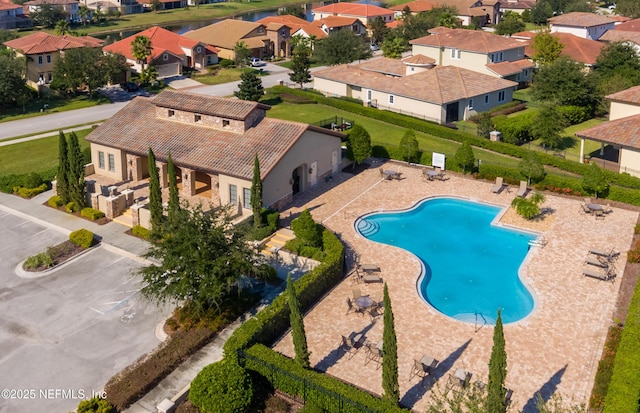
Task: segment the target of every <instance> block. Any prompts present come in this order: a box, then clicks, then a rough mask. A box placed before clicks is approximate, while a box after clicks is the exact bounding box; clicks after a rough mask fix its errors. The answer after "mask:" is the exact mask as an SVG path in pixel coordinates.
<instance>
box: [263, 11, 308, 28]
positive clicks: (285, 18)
mask: <svg viewBox="0 0 640 413" xmlns="http://www.w3.org/2000/svg"><path fill="white" fill-rule="evenodd" d="M256 23H261V24H264V25H265V26H266V25H267V24H269V23H280V24H286V25H287V26H289V27H292V28H293V26H304V25H305V24H309V23H310V22H308V21H306V20H304V19H301V18H300V17H296V16H292V15H290V14H284V15H282V16H267V17H265V18H264V19H260V20H258V21H256Z"/></svg>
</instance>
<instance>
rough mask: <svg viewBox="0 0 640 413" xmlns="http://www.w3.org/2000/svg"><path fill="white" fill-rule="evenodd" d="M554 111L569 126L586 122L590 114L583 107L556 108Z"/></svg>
mask: <svg viewBox="0 0 640 413" xmlns="http://www.w3.org/2000/svg"><path fill="white" fill-rule="evenodd" d="M556 110H557V111H558V112H560V113H561V114H562V115H563V116H564V118H565V119H566V120H567V121H568V122H569V124H571V125H577V124H578V123H582V122H586V121H588V120H589V119H591V113H590V112H589V110H588V109H587V108H585V107H583V106H558V107H556Z"/></svg>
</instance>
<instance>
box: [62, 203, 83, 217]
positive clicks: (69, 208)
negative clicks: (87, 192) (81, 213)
mask: <svg viewBox="0 0 640 413" xmlns="http://www.w3.org/2000/svg"><path fill="white" fill-rule="evenodd" d="M64 208H65V209H66V210H67V212H68V213H70V214H71V213H73V212H78V210H79V209H80V207H79V206H78V204H76V203H75V202H73V201H71V202H69V203H68V204H67V205H65V207H64Z"/></svg>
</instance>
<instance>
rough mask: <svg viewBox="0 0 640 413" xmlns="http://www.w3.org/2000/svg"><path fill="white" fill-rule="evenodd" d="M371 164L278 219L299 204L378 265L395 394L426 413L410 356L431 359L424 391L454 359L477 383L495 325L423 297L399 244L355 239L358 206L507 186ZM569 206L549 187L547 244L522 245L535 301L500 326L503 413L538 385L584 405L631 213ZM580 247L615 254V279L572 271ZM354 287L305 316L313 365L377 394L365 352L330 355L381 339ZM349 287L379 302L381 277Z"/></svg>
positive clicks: (488, 196)
mask: <svg viewBox="0 0 640 413" xmlns="http://www.w3.org/2000/svg"><path fill="white" fill-rule="evenodd" d="M378 166H381V164H379V163H378V164H374V165H372V167H371V168H370V169H368V170H366V171H364V172H362V173H360V174H358V175H355V176H353V177H350V176H349V175H348V174H345V173H340V174H339V176H337V177H335V178H334V180H333V183H330V184H328V185H330V186H332V187H331V188H330V189H328V190H324V189H323V188H321V189H319V190H318V191H317V193H316V194H309V195H307V196H306V198H297V199H296V206H295V207H292V208H291V209H290V210H289V211H285V212H284V213H283V214H282V216H283V217H287V216H288V215H289V214H291V215H292V216H293V217H295V216H296V214H297V213H299V212H300V211H301V210H303V209H304V208H307V209H309V211H310V212H311V213H312V215H313V217H314V218H315V220H316V221H320V222H322V223H323V224H324V225H325V226H326V227H328V228H330V229H331V230H332V231H334V232H336V233H337V234H338V235H339V236H340V237H341V239H342V240H343V241H345V242H346V243H348V244H349V245H350V246H351V247H352V248H353V249H354V250H355V251H357V253H358V254H360V256H361V260H360V261H361V262H370V263H376V264H378V265H379V266H380V267H381V274H382V278H383V279H384V281H385V282H386V283H387V284H388V288H389V294H390V297H391V302H392V308H393V312H394V316H395V323H396V325H395V327H396V334H397V338H398V365H399V381H400V395H401V396H400V397H401V402H402V404H403V405H405V406H407V407H411V408H412V409H414V410H415V411H424V410H425V408H426V407H427V406H428V403H429V396H430V392H431V391H434V390H432V388H431V387H430V386H427V387H426V388H425V387H422V385H421V384H420V379H419V378H415V377H414V378H413V379H412V380H409V376H410V372H411V367H412V365H413V360H414V359H420V358H421V357H422V355H423V354H429V355H431V356H433V357H435V358H436V359H438V360H440V365H439V366H438V367H437V368H436V369H435V371H434V372H433V373H432V376H433V377H434V378H435V379H437V384H436V385H435V386H434V387H433V388H436V387H438V386H444V385H445V384H446V381H447V378H448V375H449V372H450V371H451V372H452V371H455V368H458V367H461V368H464V369H466V370H468V371H469V372H471V373H472V374H473V377H472V379H471V381H472V382H474V381H476V380H480V381H482V382H484V383H486V382H487V378H488V363H489V356H490V353H491V346H492V335H493V327H492V326H482V325H477V326H476V325H474V324H469V323H463V322H460V321H457V320H454V319H452V318H449V317H447V316H444V315H442V314H441V313H439V312H438V311H436V310H435V309H433V308H431V307H430V306H429V305H427V304H426V303H425V302H424V301H423V300H422V299H421V298H420V296H419V295H418V292H417V288H416V281H417V279H418V277H419V275H420V274H419V273H420V265H419V262H418V260H417V258H415V257H414V256H413V255H412V254H410V253H408V252H406V251H404V250H401V249H399V248H395V247H392V246H388V245H383V244H378V243H375V242H372V241H369V240H367V239H365V238H363V237H362V236H360V235H358V234H357V233H356V231H355V229H354V222H355V220H356V218H357V217H358V216H361V215H363V214H366V213H368V212H372V211H379V210H397V209H405V208H408V207H411V206H412V205H414V204H415V203H416V202H417V201H420V200H422V199H425V198H428V197H433V196H457V197H463V198H466V199H472V200H477V201H482V202H488V203H491V204H496V205H500V206H503V207H507V206H508V205H509V204H510V203H511V201H512V199H513V198H514V196H515V190H514V189H512V190H511V192H507V191H503V192H502V193H500V194H494V193H492V192H491V187H492V185H493V183H489V182H483V181H476V180H474V179H472V178H469V177H460V176H457V175H455V174H447V176H448V177H449V178H450V179H449V180H447V181H444V182H440V181H428V182H424V181H423V180H422V179H421V171H420V169H417V168H412V167H409V166H405V165H400V164H395V165H393V168H394V169H396V170H399V171H400V172H401V173H402V176H403V179H401V180H392V181H388V180H381V179H380V174H379V171H378V169H377V167H378ZM383 167H385V168H386V167H387V166H383ZM322 185H325V183H323V184H322ZM314 195H315V196H316V197H313V196H314ZM579 203H580V200H578V199H572V198H567V197H560V196H554V195H547V199H546V202H545V203H544V205H543V206H544V207H548V208H551V209H552V210H553V213H552V214H551V215H550V216H549V217H548V218H547V219H546V220H545V221H546V225H543V227H545V226H546V227H548V229H546V230H544V232H543V234H544V237H545V238H546V239H547V240H548V244H547V245H546V246H545V247H544V248H539V247H532V248H531V250H530V252H529V254H528V255H527V257H526V259H525V261H524V263H523V265H522V266H521V269H520V276H521V278H522V280H523V281H524V282H525V283H526V284H527V285H528V286H529V288H530V289H531V291H532V292H533V294H534V297H535V300H536V304H535V308H534V310H533V312H532V313H531V314H530V315H529V316H528V317H526V318H525V319H523V320H521V321H519V322H516V323H512V324H507V325H505V327H504V334H505V339H506V350H507V356H508V373H507V379H506V385H507V387H509V388H511V389H513V390H514V394H513V398H512V400H513V403H512V404H511V409H510V411H519V410H522V409H524V411H525V412H531V411H533V407H534V403H535V395H536V394H537V393H538V392H540V394H541V395H542V396H543V397H545V398H548V397H549V396H550V395H551V394H552V393H553V392H559V393H560V394H562V395H563V398H564V399H565V400H572V399H573V400H574V401H575V402H585V403H586V402H587V401H588V397H589V394H590V392H591V388H592V386H593V381H594V377H595V373H596V369H597V365H598V360H599V358H600V355H601V352H602V348H603V344H604V341H605V338H606V333H607V329H608V327H609V326H610V324H611V323H612V314H613V311H614V306H615V303H616V296H617V293H618V289H619V285H620V282H619V279H620V278H621V277H622V274H623V271H624V266H625V263H626V251H627V250H628V249H629V247H630V244H631V240H632V236H633V227H634V225H635V223H636V222H637V220H638V213H637V212H634V211H630V210H625V209H621V208H614V211H613V213H611V214H609V215H607V217H606V219H604V220H595V219H594V217H593V216H589V215H580V214H579V213H578V209H579ZM424 236H425V237H428V236H429V234H428V233H425V235H424ZM460 242H465V240H464V239H461V240H460ZM487 248H491V246H490V245H487ZM589 248H600V249H611V248H615V249H616V250H618V251H621V255H620V258H619V260H618V262H617V277H618V279H617V280H616V281H615V282H613V283H611V282H603V281H599V280H596V279H593V278H588V277H584V276H583V275H582V271H581V269H582V266H583V262H584V258H585V256H586V255H587V251H588V250H589ZM460 258H461V259H464V257H460ZM452 265H455V263H454V264H452ZM352 287H353V284H352V281H351V280H349V279H345V280H344V281H343V282H342V283H340V284H339V285H338V286H337V287H336V288H335V289H334V290H333V291H331V292H330V293H329V294H328V295H327V296H326V297H325V298H324V299H323V300H322V301H321V302H319V303H318V304H317V305H316V306H314V307H313V308H312V309H311V310H310V311H309V312H308V313H307V314H306V315H305V319H304V322H305V330H306V334H307V340H308V344H309V350H310V352H311V357H310V361H311V365H312V366H313V367H314V368H316V369H319V370H322V371H326V372H327V373H329V374H331V375H333V376H336V377H338V378H340V379H342V380H344V381H347V382H349V383H354V384H356V385H358V386H360V387H362V388H364V389H366V390H368V391H371V392H373V393H375V394H378V395H380V394H382V370H381V369H379V368H377V366H376V363H373V362H368V363H367V364H365V361H366V357H365V353H366V352H365V350H364V349H361V350H360V351H359V352H358V353H356V354H355V355H354V356H353V357H352V358H349V357H347V356H346V355H345V353H344V352H341V351H339V347H340V335H341V334H344V335H348V334H349V333H351V332H359V333H363V334H364V335H365V337H366V338H367V339H369V340H370V341H372V342H374V343H375V342H377V341H379V340H381V339H382V327H383V322H382V318H378V319H377V320H376V321H375V322H372V321H371V319H370V318H369V316H367V315H365V316H361V315H359V314H355V313H349V314H346V311H347V305H346V302H345V300H346V297H350V296H351V289H352ZM358 287H359V288H360V290H361V291H362V293H363V294H369V295H371V296H372V297H374V298H375V299H378V300H381V299H382V289H383V287H382V284H358ZM274 349H275V350H276V351H279V352H281V353H283V354H285V355H287V356H290V357H293V344H292V340H291V335H290V334H289V335H287V336H285V337H283V338H282V339H281V340H280V341H279V342H278V343H276V345H275V346H274Z"/></svg>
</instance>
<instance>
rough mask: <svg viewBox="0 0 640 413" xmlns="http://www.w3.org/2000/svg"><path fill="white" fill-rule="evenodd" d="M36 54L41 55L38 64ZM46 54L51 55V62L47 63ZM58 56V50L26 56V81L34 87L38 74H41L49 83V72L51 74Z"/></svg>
mask: <svg viewBox="0 0 640 413" xmlns="http://www.w3.org/2000/svg"><path fill="white" fill-rule="evenodd" d="M38 56H42V64H38ZM47 56H51V63H47ZM59 57H60V53H59V52H55V53H43V54H32V55H28V56H27V81H28V82H29V83H30V84H31V85H32V86H34V87H36V85H37V82H38V79H39V78H40V76H39V75H40V74H42V75H43V77H44V81H45V83H46V84H49V83H50V82H49V76H48V74H49V73H52V74H53V65H54V64H55V62H56V60H58V58H59Z"/></svg>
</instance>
